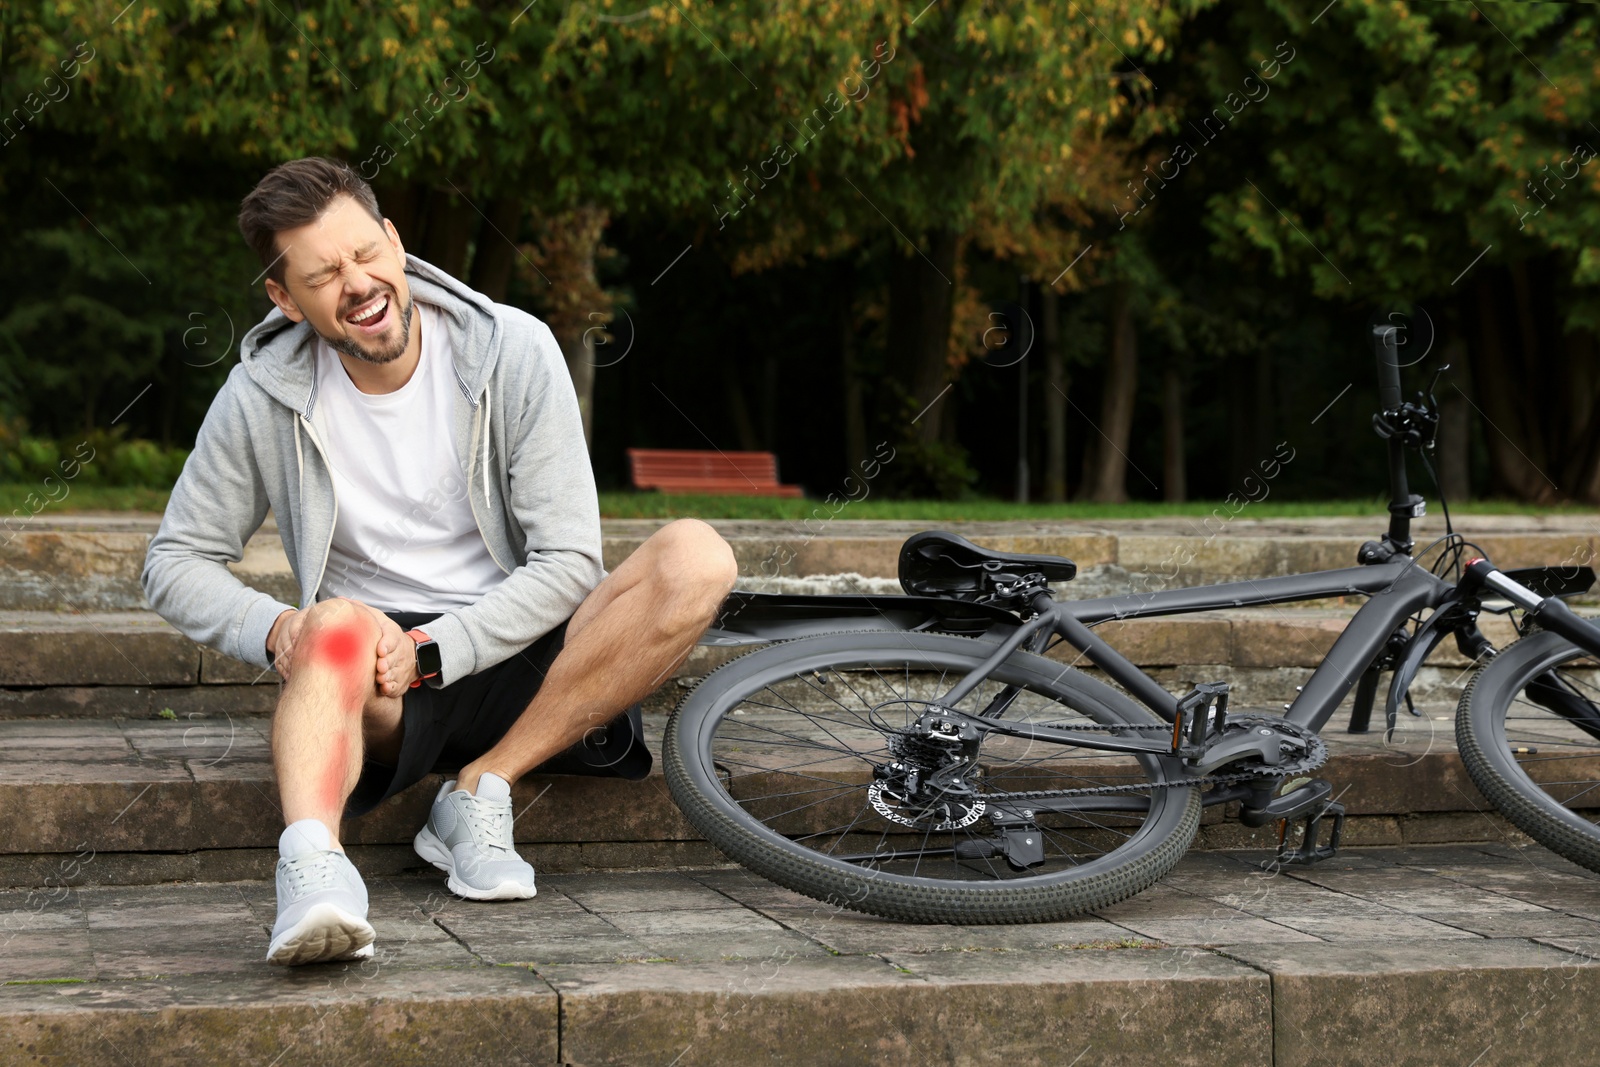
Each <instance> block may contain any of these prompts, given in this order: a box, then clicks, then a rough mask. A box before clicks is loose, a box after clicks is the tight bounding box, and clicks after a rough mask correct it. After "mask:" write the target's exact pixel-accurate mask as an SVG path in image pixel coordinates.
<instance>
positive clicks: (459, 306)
mask: <svg viewBox="0 0 1600 1067" xmlns="http://www.w3.org/2000/svg"><path fill="white" fill-rule="evenodd" d="M405 273H406V284H407V285H408V286H410V288H411V299H412V301H413V302H417V301H421V302H422V303H425V304H432V305H433V306H434V307H436V308H438V309H439V310H440V311H441V312H443V313H444V321H445V322H446V323H447V324H448V325H447V328H448V329H449V331H450V348H451V351H452V353H453V354H454V356H455V365H456V377H457V379H458V380H459V381H460V383H461V389H462V392H463V393H465V394H466V397H467V400H468V401H469V402H470V403H471V404H472V406H473V407H474V408H476V407H477V406H478V403H479V398H481V397H482V396H483V393H484V389H485V387H486V386H487V384H488V382H489V375H490V374H492V373H493V372H494V368H495V364H496V363H497V362H498V361H499V359H500V347H501V342H502V330H501V326H500V322H499V319H498V318H497V316H496V315H495V311H494V307H495V305H494V302H493V301H491V300H490V299H489V298H488V297H486V296H484V295H483V294H482V293H478V292H475V291H474V290H472V289H469V288H467V287H466V286H465V285H463V284H462V283H461V282H459V281H457V280H456V279H455V278H452V277H451V276H450V275H448V274H446V273H445V272H444V271H442V270H440V269H439V268H438V267H435V266H434V265H433V264H432V263H429V262H427V261H426V260H423V259H420V258H418V257H417V256H414V255H412V254H410V253H409V252H408V253H407V254H406V266H405ZM316 340H317V333H316V331H315V330H313V329H312V328H311V324H310V323H309V322H304V321H302V322H292V321H290V319H289V317H288V316H287V315H285V314H284V313H283V312H282V311H280V310H279V309H278V308H277V307H276V306H274V307H273V309H272V310H271V311H270V312H269V313H268V314H267V317H266V318H264V319H262V320H261V321H260V322H259V323H257V324H256V325H255V326H253V327H251V328H250V330H249V331H248V332H247V333H246V334H245V335H244V339H243V340H242V341H241V342H240V344H239V362H240V363H242V364H243V365H244V369H245V371H246V373H248V374H249V375H250V378H251V379H252V380H253V381H254V382H255V383H256V384H257V385H259V386H261V388H262V389H265V390H266V391H267V393H268V394H269V395H271V396H272V397H273V398H274V399H276V400H277V401H278V402H279V403H281V404H283V405H284V406H286V407H288V408H290V409H291V410H293V411H296V412H299V414H300V415H301V416H302V417H303V418H306V419H310V418H311V410H312V406H313V405H314V404H315V403H316V390H317V369H316Z"/></svg>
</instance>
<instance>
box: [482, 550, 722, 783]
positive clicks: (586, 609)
mask: <svg viewBox="0 0 1600 1067" xmlns="http://www.w3.org/2000/svg"><path fill="white" fill-rule="evenodd" d="M737 577H738V564H737V563H736V562H735V560H734V558H733V550H732V549H730V548H729V547H728V544H727V542H726V541H724V540H723V539H722V537H721V536H720V535H719V534H718V533H717V532H716V531H715V530H714V529H712V528H711V527H710V526H708V525H707V524H705V523H703V522H700V521H699V520H697V519H679V520H678V521H676V522H671V523H668V524H667V525H666V526H663V527H662V528H661V529H659V530H657V531H656V532H655V533H654V534H651V535H650V537H649V538H648V539H647V540H646V541H645V543H644V544H642V545H640V546H639V548H638V550H637V551H635V552H634V553H633V555H631V556H629V557H628V558H627V559H626V560H624V561H623V562H622V565H621V566H619V567H618V568H617V569H616V570H615V571H614V572H612V573H611V574H610V575H608V576H607V577H606V580H605V581H603V582H601V583H600V585H599V586H598V587H597V588H596V589H595V590H594V591H593V592H592V593H590V594H589V596H588V597H587V598H585V600H584V601H583V603H582V604H580V605H579V606H578V610H577V611H576V612H575V613H574V614H573V616H572V620H571V621H570V622H569V623H568V624H567V636H566V643H565V645H564V646H563V648H562V650H561V653H560V654H559V655H557V656H556V658H555V661H554V662H553V663H552V664H551V666H550V673H549V675H547V676H546V678H545V680H544V684H543V685H542V686H541V687H540V689H539V692H538V694H537V695H535V696H534V698H533V701H532V702H531V703H529V705H528V707H527V708H526V709H525V710H524V711H523V713H522V716H521V717H520V718H518V719H517V721H516V722H515V723H513V724H512V726H511V729H510V730H508V731H506V735H505V736H504V737H503V738H501V739H500V741H499V743H498V744H496V745H495V746H494V748H492V749H490V750H489V751H488V752H485V753H484V754H483V755H482V756H480V757H478V758H477V759H475V760H473V761H472V762H471V763H470V764H468V765H467V766H466V767H464V768H462V771H461V774H460V776H459V777H458V779H457V784H458V785H459V787H460V788H462V789H465V790H467V791H468V792H475V791H476V789H477V785H478V778H479V776H480V775H482V774H484V773H485V772H488V773H492V774H496V775H499V776H500V777H501V778H504V779H505V780H506V781H508V782H515V781H516V780H517V779H518V778H520V777H522V776H523V775H524V774H527V773H528V772H529V771H530V770H532V769H533V768H535V767H537V766H538V765H539V764H541V763H543V762H544V761H545V760H547V759H550V758H551V757H552V756H555V755H558V754H560V753H561V752H563V751H565V750H566V749H567V748H568V747H570V746H571V745H573V744H574V743H576V742H577V741H579V740H581V739H582V738H583V736H584V734H585V733H587V732H588V731H589V730H591V729H594V728H596V727H599V726H603V725H604V724H605V723H607V722H609V721H611V720H612V719H614V718H616V716H617V715H618V713H620V712H621V711H622V710H623V709H624V708H626V707H627V706H628V705H630V704H632V703H633V702H634V701H636V700H639V699H642V698H643V697H644V696H646V695H648V694H649V693H651V692H653V691H654V690H655V689H656V687H657V686H659V685H660V684H661V683H662V681H663V680H664V679H666V678H668V677H670V676H671V674H672V671H673V670H674V669H675V668H676V667H677V666H678V664H680V663H682V662H683V661H684V660H685V659H687V658H688V656H689V653H690V652H691V651H692V650H693V649H694V645H695V642H696V641H697V640H699V638H700V635H701V634H702V633H704V632H705V629H706V627H707V626H709V625H711V622H712V620H713V619H714V618H715V617H716V611H717V607H718V605H720V604H721V603H722V601H723V599H724V598H725V597H726V596H727V595H728V591H729V590H731V589H732V588H733V583H734V581H735V580H736V579H737Z"/></svg>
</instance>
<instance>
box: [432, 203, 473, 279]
mask: <svg viewBox="0 0 1600 1067" xmlns="http://www.w3.org/2000/svg"><path fill="white" fill-rule="evenodd" d="M477 221H478V213H477V212H476V211H474V210H473V208H472V205H471V204H469V203H467V201H466V198H465V197H461V196H458V195H456V193H455V192H453V191H452V192H444V191H443V190H439V189H435V190H433V191H432V192H431V193H429V194H428V234H427V237H426V238H425V239H424V241H423V245H422V253H421V254H422V258H423V259H425V260H427V261H428V262H429V263H432V264H433V265H434V266H435V267H438V268H439V269H440V270H442V271H444V272H445V273H446V274H448V275H450V277H452V278H461V277H464V275H465V271H466V266H467V242H468V241H470V240H471V239H472V232H473V230H474V229H475V228H476V227H475V226H474V225H473V223H475V222H477Z"/></svg>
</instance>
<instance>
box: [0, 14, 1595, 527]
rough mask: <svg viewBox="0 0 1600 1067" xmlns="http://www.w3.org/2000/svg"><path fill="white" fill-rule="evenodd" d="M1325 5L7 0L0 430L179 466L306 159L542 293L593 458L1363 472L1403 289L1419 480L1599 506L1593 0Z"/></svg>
mask: <svg viewBox="0 0 1600 1067" xmlns="http://www.w3.org/2000/svg"><path fill="white" fill-rule="evenodd" d="M1319 6H1320V5H1306V4H1302V3H1298V2H1293V0H1257V2H1254V3H1250V4H1216V3H1214V2H1212V0H1166V2H1158V0H1081V2H1073V3H1055V2H1047V0H1013V2H1007V3H998V4H996V3H980V2H977V0H933V2H932V3H929V2H928V0H911V2H908V3H903V2H898V0H893V2H887V0H886V2H879V3H873V4H850V3H844V2H842V0H782V2H779V3H777V4H770V5H769V4H756V3H754V2H751V0H719V2H710V0H659V2H655V3H651V2H648V0H581V2H578V3H573V4H566V5H557V4H550V3H547V2H544V0H535V2H533V3H530V4H528V5H527V6H526V7H520V5H513V6H500V5H490V4H488V3H485V2H483V0H408V2H403V3H400V4H397V5H392V6H379V7H371V6H369V5H362V4H357V3H354V2H352V0H302V2H299V3H286V2H283V0H272V2H261V0H140V2H139V3H137V4H134V5H130V6H128V7H126V8H123V7H121V5H120V4H102V3H99V2H96V3H92V4H91V3H87V2H77V0H58V2H47V3H44V4H41V5H7V6H6V7H4V8H3V9H0V112H3V113H0V191H3V200H0V204H3V208H0V210H3V211H4V216H3V221H4V223H5V228H6V233H7V235H8V237H9V240H10V247H9V248H8V251H7V254H6V255H5V256H4V257H3V259H0V420H3V421H0V467H3V468H4V470H5V472H7V474H8V476H11V477H16V476H22V475H24V474H26V472H29V471H32V470H34V468H36V467H38V465H39V463H41V462H43V460H44V459H45V458H47V456H46V452H48V453H49V454H50V455H58V454H59V455H67V454H69V453H71V452H72V450H73V448H74V447H75V446H76V445H77V444H78V443H79V442H83V441H89V440H99V441H102V442H103V443H104V445H105V446H106V447H105V448H103V449H102V450H101V451H102V452H103V453H104V454H106V455H108V456H109V455H120V456H122V457H123V459H121V460H119V461H118V463H119V466H117V470H118V471H121V472H122V473H115V474H104V475H101V476H104V477H109V478H112V480H113V481H119V482H120V481H123V480H125V479H136V480H137V479H140V478H148V479H150V480H152V481H155V482H160V481H163V480H170V477H171V476H172V473H173V471H175V470H176V464H181V456H182V453H181V449H182V448H183V447H184V446H186V445H187V444H189V443H190V442H191V441H192V439H193V434H194V432H195V430H196V428H197V427H198V425H199V422H200V419H201V418H202V417H203V415H204V413H205V410H206V407H207V405H208V403H209V400H210V398H211V396H212V395H213V393H214V392H215V389H216V387H217V385H218V384H219V383H220V381H221V379H222V377H223V376H224V375H225V373H226V371H227V369H228V367H229V366H231V364H232V362H233V361H234V360H236V359H237V344H238V338H239V337H240V336H241V335H242V334H243V333H244V331H245V330H246V329H247V328H248V327H249V325H251V324H252V323H253V322H255V321H256V320H257V319H259V317H260V316H261V315H262V314H264V313H265V310H266V307H267V303H266V300H265V297H264V294H263V292H262V289H261V285H260V282H259V280H258V274H259V272H260V264H259V263H257V262H255V260H254V259H253V258H252V256H251V254H250V253H249V251H248V250H247V249H246V248H245V246H244V244H243V242H242V241H241V240H240V238H239V235H238V231H237V228H236V226H235V222H234V217H235V214H236V212H237V205H238V201H239V200H240V198H241V197H242V196H243V195H244V194H245V193H246V192H248V191H249V189H250V187H251V186H252V185H253V184H254V182H255V181H256V180H257V179H258V178H259V176H260V175H261V174H262V173H263V172H264V171H265V170H266V169H267V168H269V167H270V166H271V165H273V164H275V163H277V162H279V161H282V160H284V159H287V158H292V157H295V156H300V155H316V154H321V155H335V156H339V157H341V158H344V159H346V160H348V161H350V162H351V163H352V165H354V166H356V167H358V168H359V169H360V170H361V171H362V173H363V175H364V176H365V177H367V178H368V179H369V180H370V181H371V182H372V183H373V186H374V188H375V190H376V191H377V193H378V195H379V199H380V202H381V203H382V205H383V207H384V209H385V213H386V214H388V215H389V216H390V217H391V218H392V219H394V221H395V223H396V225H397V228H398V229H399V232H400V234H401V236H402V239H404V240H405V241H406V243H407V247H408V249H409V250H411V251H413V252H415V253H417V254H419V255H421V256H423V257H424V258H426V259H428V260H429V261H431V262H434V263H436V264H438V265H440V266H442V267H444V268H445V269H447V270H450V271H451V272H453V273H455V274H457V275H458V276H460V277H462V278H463V279H465V280H467V281H468V282H469V284H472V285H474V286H475V287H477V288H479V289H481V290H483V291H485V292H488V293H490V294H491V295H493V296H495V297H496V298H497V299H502V300H506V301H509V302H511V303H515V304H519V305H521V306H525V307H527V308H529V309H530V310H533V311H534V312H535V313H537V314H540V315H541V316H543V317H545V318H546V319H547V320H548V321H549V322H550V323H551V325H552V328H553V329H554V330H555V332H556V334H557V337H558V338H559V339H560V340H561V342H562V344H563V347H564V349H565V350H566V353H567V357H568V363H569V367H570V369H571V370H572V372H573V378H574V381H575V384H576V385H577V387H578V389H579V392H580V396H581V397H582V400H583V403H584V405H585V411H586V415H587V417H588V421H589V426H590V429H591V435H592V446H593V451H594V457H595V464H596V469H597V471H598V472H599V474H600V477H601V479H602V481H603V482H605V483H608V484H621V483H623V482H624V481H625V471H624V467H623V463H622V453H623V449H624V448H626V447H627V446H631V445H638V446H657V447H685V448H710V447H716V448H721V449H725V450H731V449H739V448H748V449H769V450H773V451H776V452H777V453H778V455H779V457H780V462H781V463H782V468H783V473H784V478H785V480H786V481H800V482H803V483H804V484H806V486H807V488H808V490H810V491H811V492H812V494H813V495H815V496H817V497H824V496H826V495H827V494H829V493H839V492H841V491H842V490H841V487H842V486H844V485H845V484H846V482H847V479H850V478H851V477H852V474H853V472H855V471H857V469H858V467H859V465H860V464H861V463H862V462H863V461H865V460H867V459H868V458H869V457H871V456H873V455H874V454H876V452H877V449H878V447H879V445H880V443H886V444H887V446H889V447H893V448H894V449H895V452H894V455H895V457H896V458H895V460H894V461H893V462H891V463H889V464H886V465H885V467H884V470H883V475H882V477H881V478H878V479H876V480H875V481H874V482H873V483H872V487H871V490H872V492H874V493H890V494H914V495H940V496H946V497H954V496H960V495H963V494H968V493H972V492H983V493H988V494H993V495H1004V496H1009V495H1012V493H1013V492H1014V491H1015V487H1016V484H1017V480H1018V478H1019V451H1018V450H1019V442H1021V444H1022V447H1023V451H1022V454H1021V456H1020V459H1021V460H1022V461H1023V463H1024V464H1025V475H1023V480H1024V484H1025V486H1026V488H1027V491H1028V492H1029V493H1030V494H1031V495H1033V496H1035V497H1037V496H1041V495H1056V496H1059V495H1062V494H1069V495H1073V496H1079V497H1093V498H1096V499H1102V500H1114V499H1118V498H1120V497H1123V496H1133V497H1136V498H1156V499H1159V498H1162V497H1166V498H1168V499H1181V498H1182V497H1184V496H1185V495H1189V496H1204V497H1212V498H1218V497H1222V496H1224V495H1226V494H1227V493H1229V492H1232V491H1234V490H1235V489H1236V488H1237V487H1238V485H1239V483H1240V482H1241V480H1242V479H1244V478H1246V477H1247V476H1249V475H1251V473H1252V472H1253V471H1257V470H1258V469H1259V468H1260V465H1261V464H1262V463H1263V462H1269V461H1273V458H1274V457H1275V456H1279V457H1281V456H1282V455H1287V454H1290V453H1292V454H1293V456H1294V458H1293V460H1292V462H1290V463H1288V464H1286V465H1285V466H1284V467H1283V470H1282V472H1281V473H1279V474H1278V475H1277V476H1276V477H1275V478H1274V480H1273V482H1272V491H1273V492H1275V493H1279V494H1280V495H1283V496H1286V497H1294V496H1300V497H1309V496H1317V495H1329V496H1338V497H1350V496H1353V495H1363V494H1369V493H1375V492H1377V491H1378V490H1379V489H1380V488H1381V480H1382V464H1381V451H1380V449H1379V448H1378V446H1377V444H1376V442H1375V441H1374V440H1373V439H1372V438H1371V436H1370V430H1369V429H1368V416H1369V415H1370V412H1371V410H1372V409H1373V407H1374V405H1375V391H1374V388H1373V375H1372V370H1371V357H1370V354H1369V353H1368V352H1367V350H1366V348H1365V346H1364V343H1363V336H1364V334H1365V332H1366V325H1367V323H1368V321H1369V317H1370V316H1371V315H1372V314H1373V313H1374V312H1375V311H1377V312H1379V313H1380V314H1387V313H1389V312H1391V311H1395V310H1397V309H1398V310H1403V311H1405V312H1406V314H1407V317H1406V318H1405V320H1404V321H1406V322H1407V323H1409V324H1410V327H1409V330H1408V335H1407V336H1408V337H1409V338H1411V339H1412V340H1413V342H1414V343H1413V347H1412V348H1411V349H1410V350H1409V353H1408V354H1414V356H1415V366H1413V367H1409V368H1408V370H1407V375H1408V381H1409V382H1410V386H1411V387H1414V388H1420V387H1421V386H1422V385H1423V384H1425V383H1426V380H1427V378H1428V377H1429V376H1430V375H1431V373H1432V372H1433V371H1434V370H1436V369H1437V368H1439V367H1440V366H1442V365H1443V364H1444V363H1447V362H1448V363H1449V364H1451V370H1450V371H1449V373H1448V375H1447V377H1446V379H1445V380H1444V382H1443V384H1442V385H1441V388H1440V399H1441V400H1442V401H1443V402H1444V406H1445V420H1444V427H1443V431H1442V434H1441V448H1440V452H1439V455H1438V457H1437V460H1436V464H1437V466H1438V467H1439V469H1440V476H1441V478H1442V479H1443V480H1444V481H1445V483H1446V486H1447V488H1449V489H1450V491H1451V493H1452V495H1454V496H1456V497H1460V496H1462V495H1466V494H1469V493H1471V494H1477V495H1484V494H1495V495H1503V496H1513V497H1518V498H1522V499H1528V500H1535V501H1556V500H1564V499H1575V500H1586V501H1591V502H1594V501H1600V412H1597V405H1596V403H1595V401H1596V396H1597V393H1600V353H1597V351H1596V346H1595V343H1594V331H1595V330H1596V329H1600V304H1597V302H1596V300H1595V292H1596V289H1595V287H1596V286H1597V285H1600V200H1597V199H1596V198H1595V196H1594V193H1595V192H1596V190H1597V188H1600V166H1596V165H1594V160H1595V157H1596V155H1597V154H1600V151H1597V150H1600V128H1597V126H1596V125H1595V124H1594V123H1595V116H1594V115H1593V114H1592V111H1593V110H1594V109H1593V106H1592V103H1591V101H1592V94H1591V92H1590V91H1589V90H1590V87H1591V86H1592V85H1593V84H1594V83H1595V81H1596V78H1597V76H1600V54H1597V52H1596V33H1597V30H1600V15H1597V14H1596V13H1595V11H1594V9H1593V8H1592V7H1589V6H1587V5H1561V4H1516V3H1493V2H1482V3H1478V4H1465V5H1460V4H1407V3H1398V2H1391V0H1384V2H1377V0H1338V2H1336V3H1334V4H1332V5H1330V6H1328V7H1326V8H1323V9H1322V10H1321V11H1320V12H1319V11H1318V10H1316V9H1317V8H1318V7H1319ZM519 8H520V9H519ZM1418 305H1420V308H1421V309H1422V310H1421V311H1418V310H1417V306H1418ZM138 439H147V440H150V441H154V442H158V443H159V444H160V445H162V446H167V447H170V448H172V449H176V450H179V451H176V452H174V453H172V454H171V455H170V456H168V458H165V459H162V458H159V457H161V456H163V455H165V454H164V453H161V452H160V451H159V450H156V449H152V448H151V447H150V446H146V445H140V444H138V443H137V440H138ZM119 449H120V451H118V450H119ZM1285 449H1287V451H1285ZM152 457H156V458H152ZM1430 495H1431V494H1430Z"/></svg>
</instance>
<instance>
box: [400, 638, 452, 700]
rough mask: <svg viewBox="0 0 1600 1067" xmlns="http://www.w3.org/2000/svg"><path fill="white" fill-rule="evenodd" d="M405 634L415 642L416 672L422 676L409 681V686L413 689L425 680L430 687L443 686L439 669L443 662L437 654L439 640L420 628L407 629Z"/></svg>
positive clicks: (439, 687) (438, 687)
mask: <svg viewBox="0 0 1600 1067" xmlns="http://www.w3.org/2000/svg"><path fill="white" fill-rule="evenodd" d="M406 636H407V637H409V638H411V640H413V641H415V642H416V643H417V673H418V674H420V675H421V676H422V677H420V678H418V679H417V680H416V681H414V682H412V683H411V688H412V689H415V688H416V687H417V686H419V685H421V684H422V683H423V682H427V683H428V688H430V689H441V688H443V687H444V678H443V677H441V676H440V674H439V671H440V670H441V669H442V668H443V666H444V664H443V662H442V661H441V658H440V656H439V642H437V641H435V640H434V639H433V638H431V637H429V636H428V635H427V634H425V633H423V632H422V631H421V630H407V631H406Z"/></svg>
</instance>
